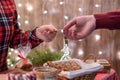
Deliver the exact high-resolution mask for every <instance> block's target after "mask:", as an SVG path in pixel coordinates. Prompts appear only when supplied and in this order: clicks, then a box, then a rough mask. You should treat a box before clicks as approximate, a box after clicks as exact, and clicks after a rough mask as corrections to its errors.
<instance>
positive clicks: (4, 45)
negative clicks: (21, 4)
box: [0, 0, 42, 72]
mask: <svg viewBox="0 0 120 80" xmlns="http://www.w3.org/2000/svg"><path fill="white" fill-rule="evenodd" d="M28 42H29V43H31V48H34V47H36V46H37V45H39V44H40V43H41V42H42V41H41V40H40V39H38V38H37V37H36V36H35V29H34V30H31V31H27V32H25V33H23V32H22V30H21V29H20V28H19V25H18V21H17V11H16V7H15V3H14V0H0V72H1V71H4V70H7V55H8V48H9V47H10V48H17V47H18V46H21V45H25V44H27V43H28Z"/></svg>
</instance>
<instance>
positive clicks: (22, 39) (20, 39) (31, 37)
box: [10, 28, 43, 48]
mask: <svg viewBox="0 0 120 80" xmlns="http://www.w3.org/2000/svg"><path fill="white" fill-rule="evenodd" d="M41 42H43V41H42V40H40V39H38V38H37V37H36V34H35V29H34V30H31V31H26V32H22V30H21V29H19V28H16V29H15V32H14V35H13V37H12V39H11V43H10V47H12V48H18V47H21V46H25V45H27V44H28V43H30V44H31V48H34V47H36V46H38V45H39V44H40V43H41Z"/></svg>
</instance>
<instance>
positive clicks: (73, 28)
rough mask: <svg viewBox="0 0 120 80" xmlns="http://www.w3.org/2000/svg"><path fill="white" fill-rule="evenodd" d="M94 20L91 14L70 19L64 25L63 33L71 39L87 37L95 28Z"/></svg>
mask: <svg viewBox="0 0 120 80" xmlns="http://www.w3.org/2000/svg"><path fill="white" fill-rule="evenodd" d="M95 27H96V20H95V17H94V16H93V15H89V16H80V17H76V18H74V19H72V20H70V21H69V22H68V23H67V24H66V25H65V26H64V34H65V36H66V37H67V38H69V39H72V40H79V39H83V38H85V37H87V36H88V35H89V34H90V33H91V32H92V31H94V30H95Z"/></svg>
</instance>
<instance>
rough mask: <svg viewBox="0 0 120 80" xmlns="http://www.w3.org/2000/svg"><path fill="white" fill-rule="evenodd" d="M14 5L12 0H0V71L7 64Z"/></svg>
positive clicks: (12, 27) (12, 29) (12, 30)
mask: <svg viewBox="0 0 120 80" xmlns="http://www.w3.org/2000/svg"><path fill="white" fill-rule="evenodd" d="M14 12H15V5H14V1H13V0H0V71H1V70H2V68H3V67H6V66H5V65H6V64H7V62H6V59H7V52H8V47H9V44H10V40H11V39H12V36H13V33H14V17H15V14H14Z"/></svg>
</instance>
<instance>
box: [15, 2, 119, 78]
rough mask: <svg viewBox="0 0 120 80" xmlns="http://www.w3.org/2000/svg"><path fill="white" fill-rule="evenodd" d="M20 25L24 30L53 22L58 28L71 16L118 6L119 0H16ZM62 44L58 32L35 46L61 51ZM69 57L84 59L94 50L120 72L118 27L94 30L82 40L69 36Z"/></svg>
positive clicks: (104, 10)
mask: <svg viewBox="0 0 120 80" xmlns="http://www.w3.org/2000/svg"><path fill="white" fill-rule="evenodd" d="M15 3H16V7H17V10H18V20H19V25H20V28H21V29H23V30H24V31H27V30H31V29H34V28H35V27H37V26H41V25H44V24H52V25H54V26H55V27H56V28H57V29H62V28H63V26H64V25H65V24H66V23H67V22H68V21H69V20H70V19H72V18H74V17H77V16H82V15H91V14H96V13H104V12H108V11H113V10H117V9H119V8H120V5H119V4H120V0H15ZM63 47H64V37H63V34H62V33H60V32H58V34H57V36H56V38H55V39H54V40H53V41H52V42H49V43H41V44H40V45H39V46H38V47H36V48H35V49H39V50H45V49H50V50H52V51H61V49H62V48H63ZM68 47H69V49H70V52H71V56H72V57H76V58H81V59H84V58H85V57H86V56H87V55H88V54H90V53H93V54H95V55H98V56H99V58H102V59H107V60H109V62H110V63H111V65H112V68H113V69H115V70H116V71H117V73H118V75H119V76H120V68H119V66H120V31H118V30H107V29H102V30H96V31H94V32H93V33H92V34H91V35H90V36H88V37H87V38H85V39H83V40H79V41H72V40H68Z"/></svg>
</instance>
